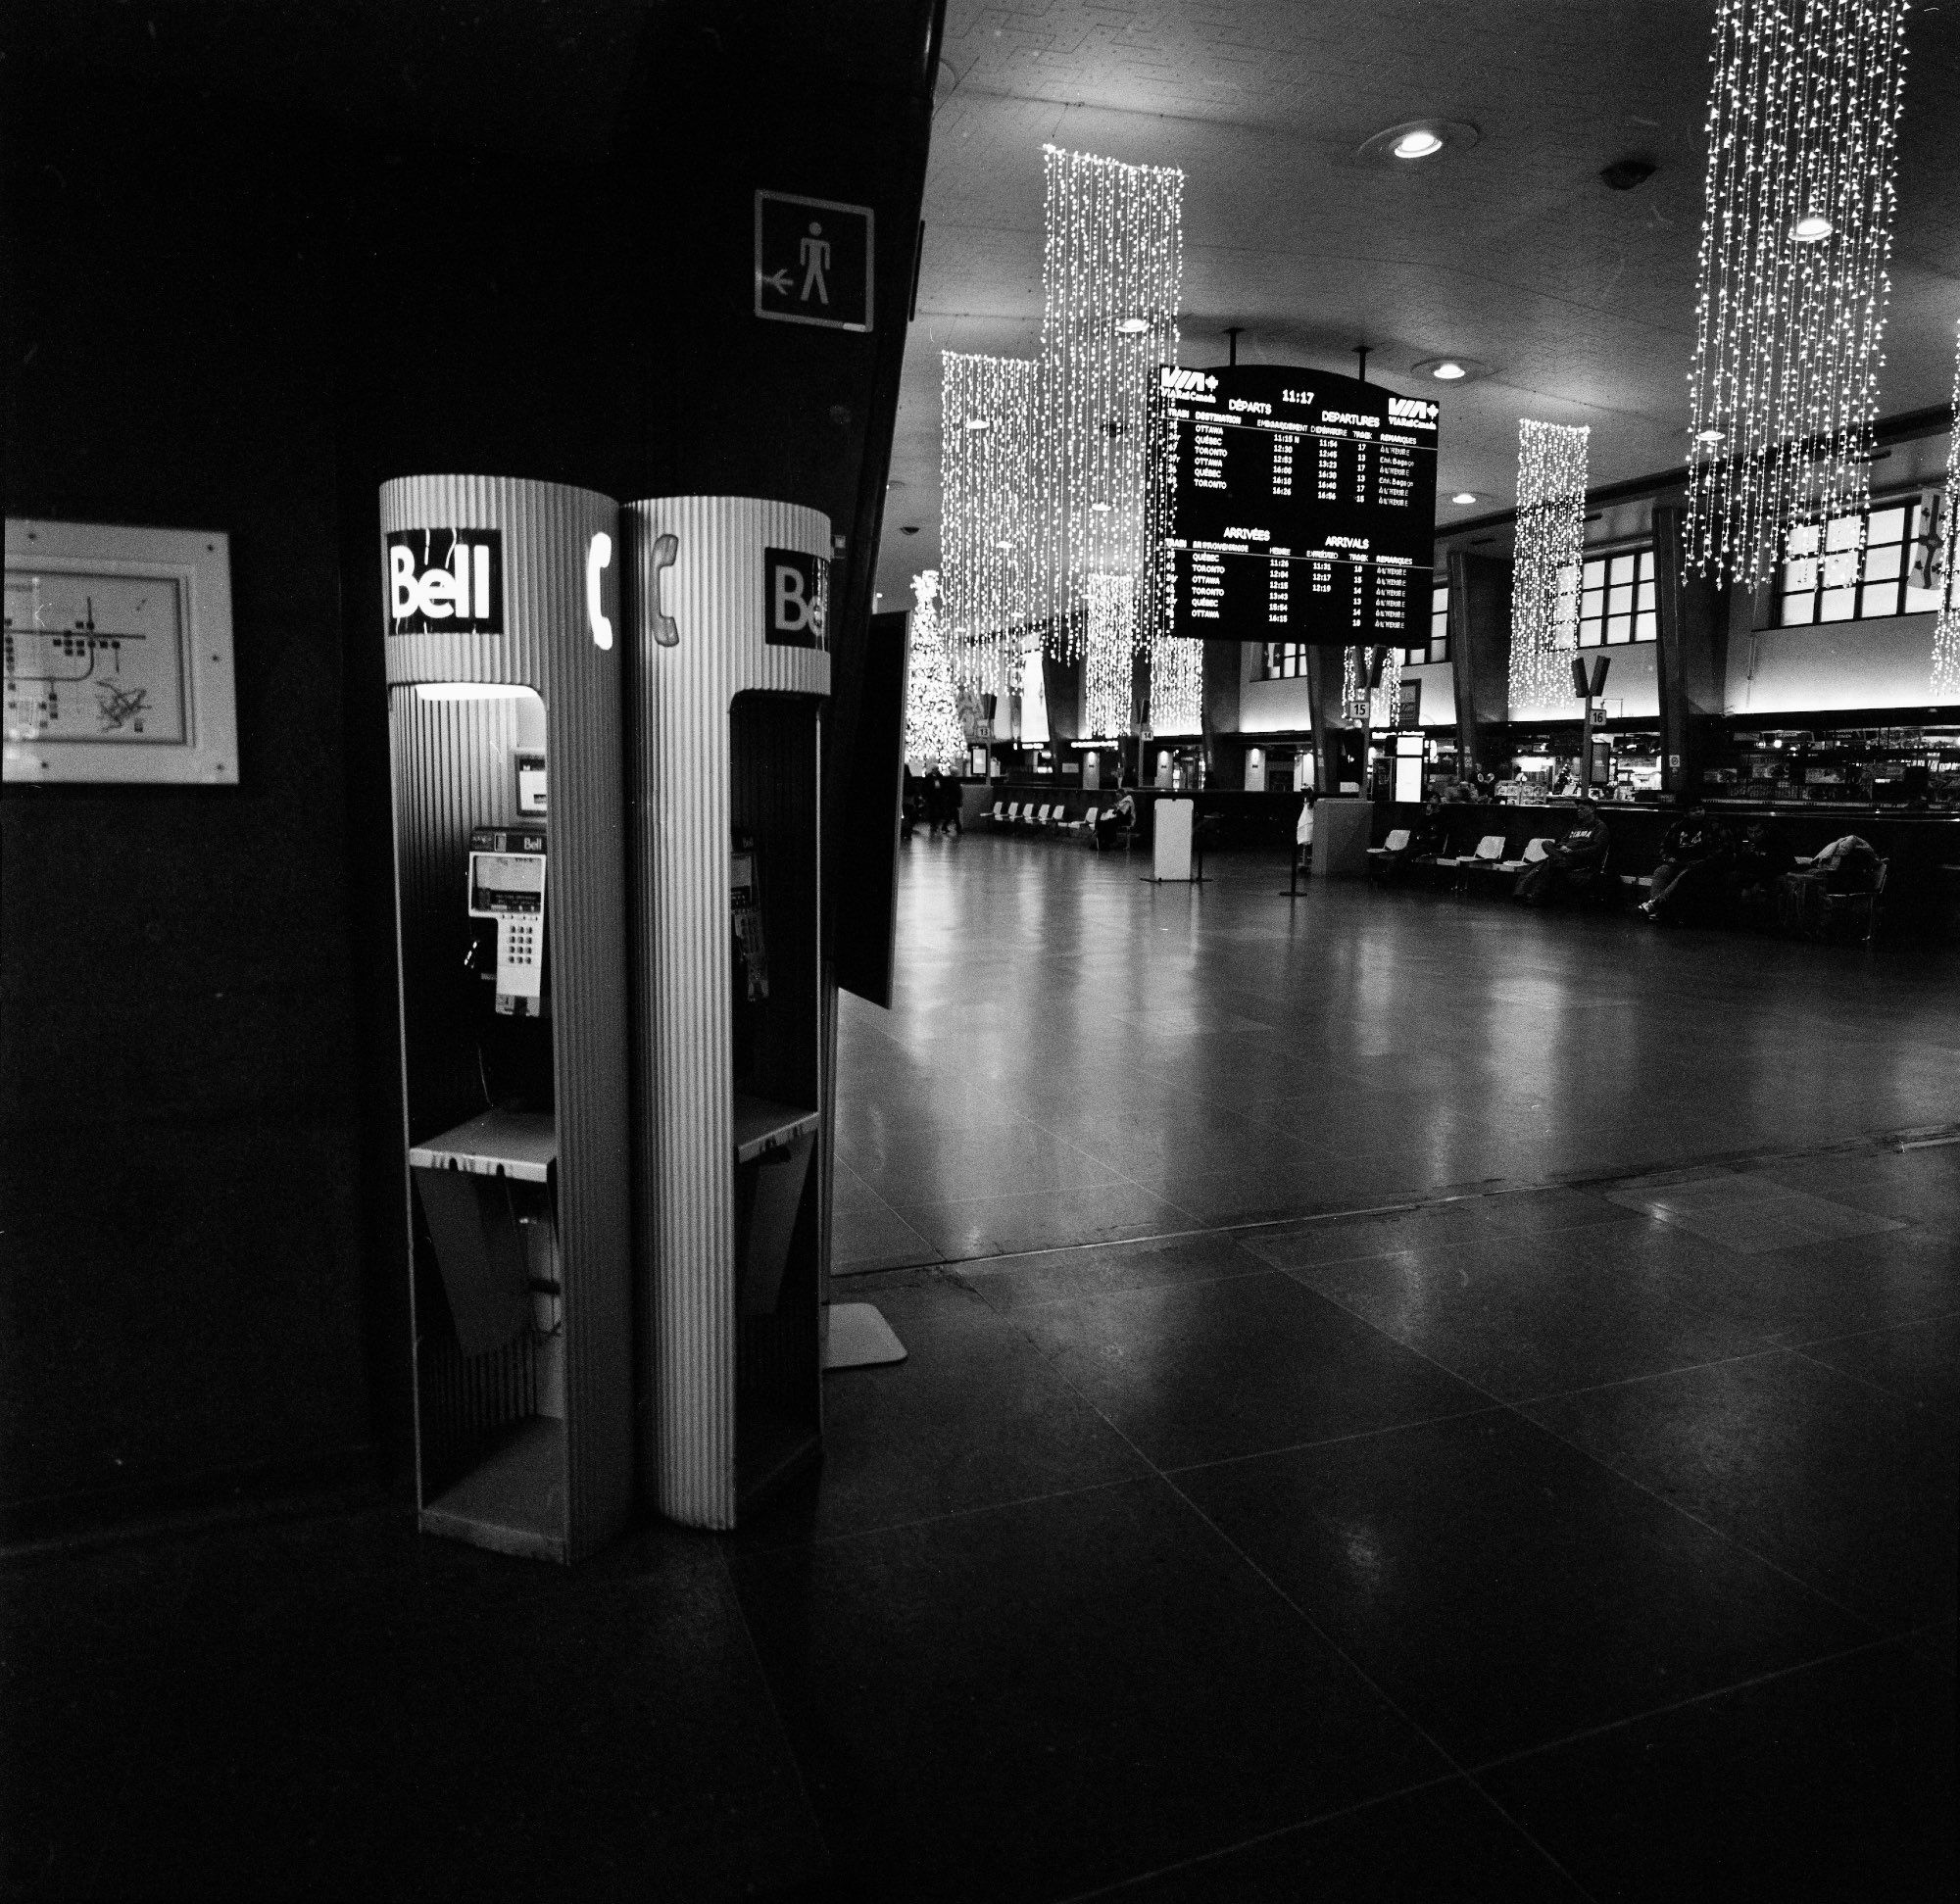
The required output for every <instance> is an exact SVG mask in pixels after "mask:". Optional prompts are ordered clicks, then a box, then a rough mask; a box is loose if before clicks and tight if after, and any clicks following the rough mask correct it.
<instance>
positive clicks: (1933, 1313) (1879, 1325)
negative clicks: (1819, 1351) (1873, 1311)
mask: <svg viewBox="0 0 1960 1904" xmlns="http://www.w3.org/2000/svg"><path fill="white" fill-rule="evenodd" d="M1956 1316H1960V1302H1955V1303H1954V1304H1953V1305H1952V1306H1951V1307H1950V1308H1945V1309H1931V1310H1929V1311H1928V1312H1927V1313H1926V1314H1925V1315H1923V1316H1907V1317H1905V1318H1904V1320H1903V1321H1899V1322H1875V1323H1873V1324H1872V1326H1871V1327H1870V1328H1869V1329H1844V1330H1840V1331H1839V1332H1838V1334H1837V1335H1835V1336H1806V1337H1804V1339H1803V1340H1802V1341H1801V1342H1795V1343H1785V1344H1784V1346H1785V1347H1786V1348H1789V1349H1792V1350H1794V1351H1795V1353H1797V1354H1799V1355H1802V1354H1804V1353H1805V1352H1806V1351H1807V1350H1810V1349H1813V1348H1823V1347H1825V1346H1826V1345H1827V1344H1829V1343H1855V1342H1863V1341H1864V1339H1865V1338H1866V1337H1867V1336H1888V1335H1890V1334H1891V1333H1892V1331H1893V1330H1895V1329H1923V1328H1924V1327H1925V1326H1926V1325H1927V1324H1928V1323H1932V1322H1950V1321H1951V1320H1952V1319H1953V1318H1954V1317H1956ZM1827 1366H1828V1364H1827ZM1840 1373H1841V1371H1840Z"/></svg>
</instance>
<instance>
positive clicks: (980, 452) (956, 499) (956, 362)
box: [938, 351, 1035, 694]
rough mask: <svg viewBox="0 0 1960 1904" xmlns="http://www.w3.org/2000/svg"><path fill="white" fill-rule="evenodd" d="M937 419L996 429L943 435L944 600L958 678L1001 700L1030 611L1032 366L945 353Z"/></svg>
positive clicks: (1032, 582) (1032, 570)
mask: <svg viewBox="0 0 1960 1904" xmlns="http://www.w3.org/2000/svg"><path fill="white" fill-rule="evenodd" d="M940 415H942V416H984V417H987V418H989V419H990V420H991V421H992V422H993V424H994V426H995V427H994V428H992V429H989V430H982V431H978V432H970V431H967V430H944V431H942V432H941V434H940V443H939V493H940V518H939V535H940V543H939V559H940V569H939V596H938V601H939V613H940V620H941V627H942V630H943V632H944V635H945V638H946V642H947V651H948V655H949V657H950V659H951V660H952V665H953V678H954V679H955V681H956V682H959V683H962V684H964V685H967V686H970V687H972V688H974V689H975V690H976V691H977V692H978V693H981V694H999V693H1000V692H1001V691H1002V689H1003V686H1004V683H1003V681H1002V679H1001V678H1000V677H1001V669H1002V666H1003V663H1004V662H1005V661H1006V660H1007V659H1008V657H1007V655H1006V654H1005V648H1006V646H1007V645H1008V641H1007V638H1008V632H1009V630H1011V629H1014V628H1019V627H1025V626H1026V624H1027V622H1028V620H1029V619H1030V617H1031V616H1032V615H1033V613H1034V587H1035V566H1034V555H1033V550H1034V542H1035V536H1034V519H1035V518H1034V460H1035V451H1034V428H1035V366H1034V363H1033V361H1032V360H1031V359H1028V358H1013V357H983V356H979V355H976V354H968V353H966V352H962V351H943V352H941V353H940ZM1016 551H1018V552H1019V553H1018V554H1017V553H1015V552H1016Z"/></svg>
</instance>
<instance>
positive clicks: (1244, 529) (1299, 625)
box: [1154, 364, 1439, 647]
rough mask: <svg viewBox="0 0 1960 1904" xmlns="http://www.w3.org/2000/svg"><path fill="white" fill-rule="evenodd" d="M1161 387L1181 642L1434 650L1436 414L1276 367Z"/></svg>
mask: <svg viewBox="0 0 1960 1904" xmlns="http://www.w3.org/2000/svg"><path fill="white" fill-rule="evenodd" d="M1157 381H1158V389H1157V408H1156V415H1155V418H1154V424H1155V427H1156V428H1157V429H1158V430H1159V431H1160V432H1162V434H1161V436H1160V437H1159V442H1160V444H1161V445H1162V447H1163V449H1164V450H1165V451H1167V452H1168V457H1167V468H1168V480H1169V486H1170V494H1169V496H1168V498H1167V499H1166V508H1165V511H1164V515H1163V521H1164V525H1165V534H1164V536H1163V537H1162V539H1161V541H1160V542H1159V544H1158V552H1157V559H1158V561H1160V562H1161V563H1162V564H1163V580H1164V582H1165V584H1166V586H1167V587H1168V589H1169V592H1170V602H1171V629H1170V632H1171V633H1172V634H1174V635H1187V636H1193V637H1198V638H1207V637H1209V638H1222V639H1225V640H1235V641H1299V642H1315V643H1323V644H1329V645H1333V646H1337V647H1346V646H1350V645H1356V644H1358V645H1361V646H1373V645H1377V644H1380V645H1384V646H1389V647H1406V646H1409V645H1410V644H1412V643H1417V642H1421V641H1425V640H1427V639H1428V629H1429V612H1430V570H1431V565H1432V562H1433V560H1434V548H1435V541H1436V445H1437V421H1438V414H1439V413H1438V406H1437V405H1435V404H1434V403H1431V402H1430V401H1429V400H1428V399H1427V398H1422V397H1400V396H1397V395H1396V394H1395V393H1394V392H1393V391H1389V390H1385V389H1383V388H1382V386H1381V385H1379V384H1374V383H1362V382H1360V381H1359V380H1358V379H1356V378H1354V377H1341V376H1330V375H1328V374H1327V373H1326V372H1325V371H1321V370H1305V369H1296V368H1290V367H1288V366H1283V365H1275V364H1246V365H1238V366H1233V367H1232V368H1230V369H1222V370H1174V369H1171V368H1169V367H1168V366H1166V367H1165V368H1163V369H1161V370H1159V372H1158V376H1157ZM1158 466H1159V467H1160V468H1164V467H1166V464H1159V465H1158Z"/></svg>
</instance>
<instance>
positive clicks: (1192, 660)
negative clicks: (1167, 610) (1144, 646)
mask: <svg viewBox="0 0 1960 1904" xmlns="http://www.w3.org/2000/svg"><path fill="white" fill-rule="evenodd" d="M1150 653H1151V731H1152V733H1156V734H1197V733H1200V732H1201V731H1202V730H1203V726H1204V644H1203V643H1202V642H1201V641H1184V640H1175V639H1173V638H1172V637H1171V636H1169V635H1167V634H1165V633H1164V632H1163V630H1162V628H1161V627H1152V630H1151V650H1150Z"/></svg>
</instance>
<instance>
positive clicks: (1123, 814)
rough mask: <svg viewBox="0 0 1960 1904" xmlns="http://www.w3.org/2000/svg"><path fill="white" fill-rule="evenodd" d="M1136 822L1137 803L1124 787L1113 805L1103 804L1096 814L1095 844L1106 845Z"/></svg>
mask: <svg viewBox="0 0 1960 1904" xmlns="http://www.w3.org/2000/svg"><path fill="white" fill-rule="evenodd" d="M1136 823H1137V803H1136V802H1135V801H1134V800H1132V799H1131V798H1130V791H1129V789H1128V788H1127V787H1126V788H1124V790H1123V795H1122V798H1121V799H1120V800H1118V801H1117V802H1116V804H1115V806H1105V807H1103V810H1102V811H1101V812H1100V813H1098V814H1097V815H1096V844H1097V845H1098V846H1099V847H1106V846H1107V845H1108V844H1109V843H1110V841H1112V840H1114V839H1116V838H1117V837H1118V836H1119V835H1121V834H1124V833H1127V832H1129V831H1130V829H1131V828H1132V827H1133V826H1135V825H1136Z"/></svg>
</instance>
